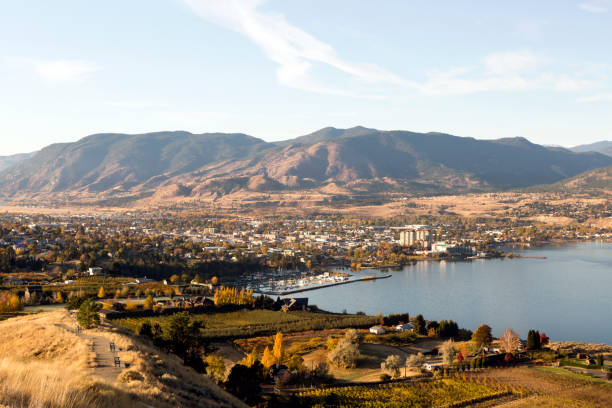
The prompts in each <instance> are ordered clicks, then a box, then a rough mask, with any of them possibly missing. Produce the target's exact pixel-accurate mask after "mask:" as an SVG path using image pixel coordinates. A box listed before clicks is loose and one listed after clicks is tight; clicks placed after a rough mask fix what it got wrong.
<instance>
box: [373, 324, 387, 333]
mask: <svg viewBox="0 0 612 408" xmlns="http://www.w3.org/2000/svg"><path fill="white" fill-rule="evenodd" d="M370 333H372V334H385V328H384V327H382V326H372V327H370Z"/></svg>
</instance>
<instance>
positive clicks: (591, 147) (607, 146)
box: [570, 140, 612, 156]
mask: <svg viewBox="0 0 612 408" xmlns="http://www.w3.org/2000/svg"><path fill="white" fill-rule="evenodd" d="M570 150H571V151H573V152H578V153H583V152H597V153H601V154H605V155H607V156H612V141H609V140H603V141H601V142H596V143H591V144H585V145H580V146H576V147H572V148H571V149H570Z"/></svg>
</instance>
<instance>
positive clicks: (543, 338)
mask: <svg viewBox="0 0 612 408" xmlns="http://www.w3.org/2000/svg"><path fill="white" fill-rule="evenodd" d="M548 343H550V338H548V336H547V335H546V333H544V332H542V334H540V346H548Z"/></svg>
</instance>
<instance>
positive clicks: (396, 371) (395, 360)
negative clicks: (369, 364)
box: [380, 354, 402, 377]
mask: <svg viewBox="0 0 612 408" xmlns="http://www.w3.org/2000/svg"><path fill="white" fill-rule="evenodd" d="M401 367H402V359H401V358H400V356H398V355H395V354H394V355H390V356H387V358H386V359H385V361H383V362H382V363H380V368H381V369H382V370H384V371H387V372H389V373H390V374H391V376H393V377H399V376H400V368H401Z"/></svg>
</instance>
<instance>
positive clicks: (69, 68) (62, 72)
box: [8, 58, 101, 82]
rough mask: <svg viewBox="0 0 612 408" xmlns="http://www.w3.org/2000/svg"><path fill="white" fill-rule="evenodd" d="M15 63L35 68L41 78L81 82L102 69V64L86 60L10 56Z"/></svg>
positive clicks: (10, 59) (10, 60) (9, 59)
mask: <svg viewBox="0 0 612 408" xmlns="http://www.w3.org/2000/svg"><path fill="white" fill-rule="evenodd" d="M8 61H9V62H11V63H13V64H18V65H21V66H23V67H26V68H29V69H31V70H33V71H34V72H35V73H36V74H38V75H39V76H40V77H41V78H43V79H45V80H48V81H54V82H55V81H57V82H65V81H71V82H81V81H84V80H86V79H87V78H89V77H90V75H91V74H92V73H94V72H96V71H98V70H100V69H101V67H100V66H98V65H97V64H94V63H92V62H89V61H84V60H45V59H36V58H8Z"/></svg>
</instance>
